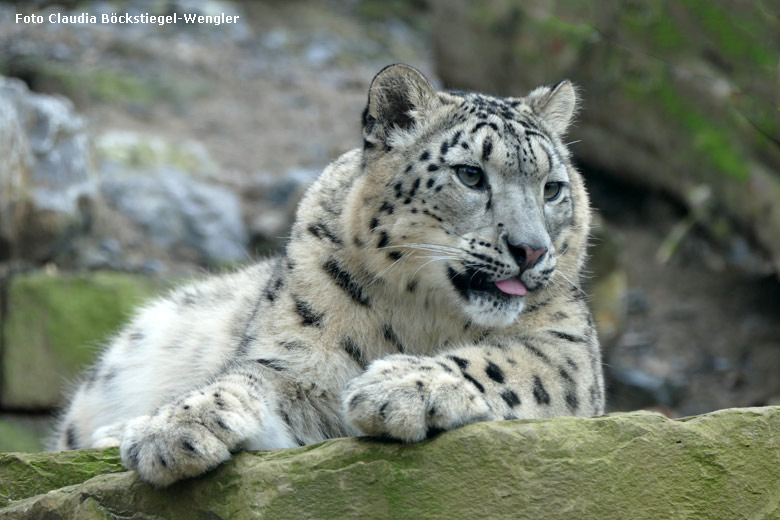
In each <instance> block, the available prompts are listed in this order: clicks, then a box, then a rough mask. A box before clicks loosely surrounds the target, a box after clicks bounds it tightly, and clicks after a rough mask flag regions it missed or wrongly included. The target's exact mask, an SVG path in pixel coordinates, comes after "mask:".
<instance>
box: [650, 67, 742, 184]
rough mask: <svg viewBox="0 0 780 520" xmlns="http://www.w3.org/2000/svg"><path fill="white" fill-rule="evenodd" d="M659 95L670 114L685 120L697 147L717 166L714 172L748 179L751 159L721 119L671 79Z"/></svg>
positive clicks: (662, 85)
mask: <svg viewBox="0 0 780 520" xmlns="http://www.w3.org/2000/svg"><path fill="white" fill-rule="evenodd" d="M657 94H658V99H659V101H660V102H661V105H662V106H663V108H664V109H665V110H666V112H667V114H669V116H670V117H673V118H675V119H677V120H678V121H679V122H680V123H682V125H683V126H684V127H685V129H686V130H687V131H688V133H689V135H690V136H691V139H692V144H693V146H694V148H695V150H696V151H698V152H699V155H700V156H701V157H702V158H703V159H704V161H706V162H708V163H710V164H711V165H712V166H713V167H714V173H718V174H721V175H726V176H729V177H732V178H734V179H737V180H741V181H744V180H747V178H748V177H749V172H748V167H747V164H748V161H747V160H746V159H745V157H744V156H743V154H742V153H741V150H740V149H739V148H737V146H735V142H734V139H732V138H730V136H728V135H727V134H726V133H725V132H724V131H722V130H721V127H720V124H719V123H718V122H716V121H713V120H711V119H710V118H709V117H707V116H705V115H704V114H703V113H702V112H701V111H699V110H698V109H697V108H696V107H694V106H693V105H692V104H690V103H689V102H687V101H685V100H683V98H682V97H681V96H680V95H679V94H678V93H677V91H676V90H675V89H674V87H673V85H671V83H670V82H666V83H661V88H660V89H659V91H658V93H657Z"/></svg>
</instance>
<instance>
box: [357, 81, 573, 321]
mask: <svg viewBox="0 0 780 520" xmlns="http://www.w3.org/2000/svg"><path fill="white" fill-rule="evenodd" d="M380 75H381V73H380ZM415 88H416V89H418V91H417V92H416V95H418V96H424V95H425V92H424V88H423V87H421V86H419V85H416V84H415ZM385 92H387V90H385ZM434 95H435V98H432V99H424V100H423V101H417V102H415V103H412V105H413V108H412V109H410V110H407V111H406V112H405V114H406V115H407V116H408V121H402V122H405V123H406V127H405V128H406V130H404V126H403V125H400V124H398V122H397V121H396V123H395V125H394V126H393V127H391V129H390V131H389V132H388V135H387V138H386V139H385V140H384V141H382V142H381V143H376V144H374V143H372V142H371V140H370V137H371V136H372V135H375V133H376V132H374V133H372V132H371V131H369V132H366V134H367V143H368V144H367V150H366V157H367V168H372V167H376V168H377V169H380V168H381V170H383V171H385V172H388V171H389V172H392V173H391V174H387V173H385V174H384V175H383V176H380V177H381V178H382V180H383V181H384V183H383V186H382V187H381V190H382V191H381V197H382V199H383V208H384V211H385V212H387V213H388V214H392V215H393V221H392V225H391V227H390V230H389V231H387V236H386V237H385V239H384V240H381V239H380V242H383V243H380V244H378V245H379V246H380V247H382V248H388V250H390V255H391V256H390V258H389V259H390V260H393V256H392V255H394V256H395V257H396V258H395V260H396V261H397V262H399V263H400V262H402V263H403V264H405V265H404V266H403V270H404V271H406V270H409V269H412V270H416V271H417V272H419V275H420V277H421V278H424V279H425V281H426V282H428V283H427V284H426V285H427V286H428V288H429V290H439V291H444V292H447V293H449V298H448V300H451V301H455V302H456V306H457V307H458V308H459V309H460V310H461V311H462V312H463V314H464V315H465V317H466V318H467V319H469V320H470V321H471V322H473V323H475V324H478V325H482V326H487V327H504V326H507V325H509V324H510V323H512V322H513V321H514V320H515V319H517V317H518V315H519V314H520V313H521V312H522V310H523V307H524V304H525V302H526V301H527V299H528V298H529V294H531V293H535V292H537V291H541V290H543V289H544V288H545V287H547V286H548V285H549V284H550V283H552V281H553V280H555V279H556V278H555V275H556V267H557V264H558V258H559V257H560V256H561V255H565V254H566V253H567V252H568V249H569V248H570V246H571V244H570V240H568V239H569V237H570V235H573V234H576V233H577V232H578V231H577V229H578V228H580V227H582V223H580V224H579V225H578V223H577V222H576V221H577V218H576V215H575V206H576V205H577V204H583V205H584V206H587V200H586V199H585V197H586V195H585V192H584V190H583V189H582V186H581V181H580V179H579V177H578V176H577V177H576V178H573V177H575V176H576V175H577V174H576V172H574V170H573V169H572V168H571V166H570V164H569V160H568V152H567V151H566V150H565V149H564V148H563V146H562V144H561V142H560V139H559V134H560V133H561V132H562V131H563V129H565V125H566V124H567V123H568V120H569V118H570V117H571V114H572V112H573V109H574V103H575V100H574V90H573V88H572V87H571V85H570V84H569V83H563V84H561V85H559V86H558V87H557V88H556V89H537V91H534V92H533V93H532V94H531V95H529V97H527V98H522V99H520V98H508V99H503V98H497V97H490V96H484V95H478V94H471V93H453V94H442V93H440V94H434ZM370 101H371V100H370ZM370 101H369V109H370V108H371V104H370ZM391 101H396V102H397V101H398V100H397V99H395V100H392V99H391ZM540 103H541V104H540ZM545 115H546V116H548V120H545ZM367 117H368V122H367V125H366V127H367V128H369V130H371V125H372V124H374V125H376V122H375V121H371V119H370V118H371V115H370V113H368V114H367ZM564 119H565V121H564ZM372 161H373V163H374V164H372ZM378 178H379V177H378ZM578 199H579V200H578ZM380 211H381V210H380ZM580 242H582V241H578V242H577V243H578V244H579V243H580ZM558 275H559V277H561V276H562V277H563V278H564V279H565V276H566V275H565V274H564V273H560V272H559V273H558Z"/></svg>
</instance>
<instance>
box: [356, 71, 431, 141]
mask: <svg viewBox="0 0 780 520" xmlns="http://www.w3.org/2000/svg"><path fill="white" fill-rule="evenodd" d="M437 99H438V98H437V97H436V89H435V88H434V87H433V85H431V82H430V81H428V79H426V77H425V76H423V75H422V73H421V72H420V71H418V70H417V69H415V68H414V67H410V66H409V65H403V64H400V63H398V64H395V65H389V66H387V67H385V68H384V69H382V70H381V71H379V74H377V75H376V77H374V80H373V81H372V82H371V87H370V88H369V90H368V104H367V105H366V109H365V110H364V111H363V137H364V138H365V139H366V146H367V147H368V146H369V145H370V144H371V143H373V142H374V141H376V140H379V141H380V142H383V143H385V144H387V141H388V139H389V137H390V136H391V135H392V134H393V133H394V132H396V131H398V130H409V129H411V128H412V127H414V125H415V123H416V120H417V119H418V118H419V117H421V116H422V114H423V113H425V112H426V110H427V109H429V108H431V107H433V106H434V105H435V104H436V103H437V102H438V101H437Z"/></svg>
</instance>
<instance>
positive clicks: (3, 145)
mask: <svg viewBox="0 0 780 520" xmlns="http://www.w3.org/2000/svg"><path fill="white" fill-rule="evenodd" d="M95 192H96V184H95V178H94V175H93V174H92V171H91V168H90V155H89V146H88V138H87V132H86V125H85V122H84V119H83V118H82V117H81V116H79V115H78V114H77V113H76V111H75V110H74V108H73V104H72V103H71V102H70V100H68V99H66V98H63V97H60V96H48V95H43V94H36V93H33V92H30V91H29V90H28V89H27V86H26V85H25V84H24V82H23V81H21V80H18V79H15V78H5V77H2V76H0V239H2V242H3V247H2V249H4V250H5V251H0V259H3V258H8V257H11V256H15V257H23V258H28V259H35V260H40V259H45V258H46V257H47V256H49V255H51V254H52V252H53V251H54V249H55V248H56V246H57V244H58V243H59V242H60V241H62V240H64V239H65V236H66V235H68V234H70V233H71V232H72V231H73V230H74V229H77V228H79V227H81V225H82V221H83V220H84V219H85V218H87V215H85V214H84V213H85V207H84V204H85V201H88V200H90V199H91V198H92V197H94V194H95Z"/></svg>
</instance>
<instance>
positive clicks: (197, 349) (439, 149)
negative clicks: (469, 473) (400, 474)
mask: <svg viewBox="0 0 780 520" xmlns="http://www.w3.org/2000/svg"><path fill="white" fill-rule="evenodd" d="M575 106H576V95H575V91H574V89H573V87H572V86H571V84H570V83H568V82H562V83H560V84H558V85H557V86H555V87H552V88H548V87H543V88H539V89H536V90H534V91H533V92H531V93H530V94H529V95H528V96H526V97H524V98H498V97H493V96H486V95H481V94H474V93H461V92H449V93H447V92H436V91H435V90H434V89H433V87H432V86H431V84H430V83H429V82H428V81H427V80H426V79H425V78H424V77H423V76H422V75H421V74H420V73H419V72H417V71H416V70H415V69H412V68H411V67H407V66H404V65H394V66H391V67H388V68H386V69H384V70H382V71H381V72H380V73H379V74H378V75H377V77H376V78H375V79H374V81H373V83H372V85H371V88H370V91H369V98H368V104H367V106H366V109H365V111H364V113H363V139H364V142H363V148H362V149H359V150H353V151H351V152H348V153H346V154H345V155H343V156H342V157H341V158H339V159H337V160H336V161H335V162H333V163H332V164H331V165H330V166H328V167H327V168H326V170H325V171H324V172H323V174H322V176H321V177H320V178H319V180H317V181H316V182H315V183H314V184H313V185H312V186H311V187H310V188H309V190H308V192H307V193H306V195H305V197H304V199H303V201H302V202H301V204H300V207H299V209H298V213H297V219H296V222H295V225H294V227H293V230H292V237H291V239H290V241H289V243H288V244H287V247H286V250H285V252H284V254H282V255H281V256H279V257H276V258H271V259H268V260H266V261H263V262H260V263H258V264H256V265H253V266H250V267H247V268H245V269H244V270H242V271H239V272H236V273H233V274H227V275H223V276H220V277H214V278H209V279H206V280H204V281H202V282H200V283H197V284H194V285H192V286H190V287H185V288H182V289H179V290H176V291H174V292H172V293H171V294H170V295H168V296H167V297H165V298H162V299H159V300H157V301H155V302H153V303H151V304H150V305H148V306H147V307H145V308H144V309H142V310H141V311H140V312H139V313H138V314H137V315H136V317H135V318H134V319H133V320H132V322H131V323H130V324H129V325H128V326H127V327H126V328H125V329H124V330H123V331H121V332H119V334H118V335H117V336H116V337H115V338H114V339H113V340H112V342H111V344H110V346H109V348H108V349H107V350H106V351H105V352H104V353H103V354H102V356H101V358H100V360H99V362H98V363H97V365H96V366H95V367H94V368H93V370H92V371H91V376H90V377H88V378H86V379H85V380H84V382H83V383H82V384H81V386H80V387H79V388H78V389H77V391H76V392H75V394H74V395H73V397H72V399H71V402H70V405H69V407H68V408H67V410H66V411H65V412H64V413H63V416H62V420H61V425H60V432H61V434H60V436H59V440H58V447H59V448H61V449H72V448H81V447H90V446H110V445H117V444H118V445H119V446H120V452H121V455H122V460H123V462H124V464H125V465H126V466H127V467H128V468H131V469H135V470H137V471H138V473H139V474H140V476H141V478H143V479H144V480H146V481H149V482H151V483H153V484H156V485H160V486H164V485H168V484H170V483H172V482H174V481H176V480H178V479H181V478H185V477H189V476H193V475H198V474H200V473H203V472H204V471H207V470H208V469H210V468H213V467H214V466H216V465H217V464H219V463H220V462H222V461H224V460H226V459H227V458H228V457H229V456H230V453H232V452H235V451H237V450H240V449H270V448H287V447H293V446H299V445H303V444H308V443H312V442H316V441H319V440H322V439H326V438H330V437H336V436H344V435H356V434H360V433H365V434H370V435H378V436H384V437H390V438H395V439H399V440H401V441H406V442H413V441H419V440H421V439H424V438H426V437H428V436H430V435H432V434H434V433H436V432H440V431H442V430H447V429H451V428H455V427H457V426H460V425H463V424H466V423H470V422H474V421H482V420H502V419H514V418H536V417H551V416H559V415H582V416H591V415H598V414H601V413H602V412H603V410H604V390H603V382H602V373H601V359H600V353H599V345H598V340H597V337H596V332H595V330H594V326H593V320H592V318H591V314H590V311H589V310H588V306H587V303H586V298H585V297H584V293H583V292H582V289H581V287H580V275H581V270H582V267H583V262H584V260H585V248H586V237H587V235H588V230H589V224H590V210H589V206H588V198H587V195H586V192H585V189H584V187H583V183H582V178H581V177H580V175H579V174H578V173H577V172H576V170H575V169H574V168H573V167H572V164H571V161H570V158H569V153H568V151H567V149H566V148H565V146H564V145H563V144H562V142H561V137H562V135H563V134H564V132H565V131H566V127H567V126H568V124H569V122H570V119H571V117H572V115H573V113H574V111H575ZM553 195H555V196H554V197H553ZM507 281H510V282H511V283H510V282H507ZM496 282H501V283H499V284H498V285H497V283H496ZM502 284H503V285H502ZM499 286H501V287H504V289H501V288H500V287H499ZM507 287H509V289H507ZM513 292H514V293H516V294H510V293H513ZM522 292H525V294H524V295H523V294H521V293H522Z"/></svg>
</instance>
